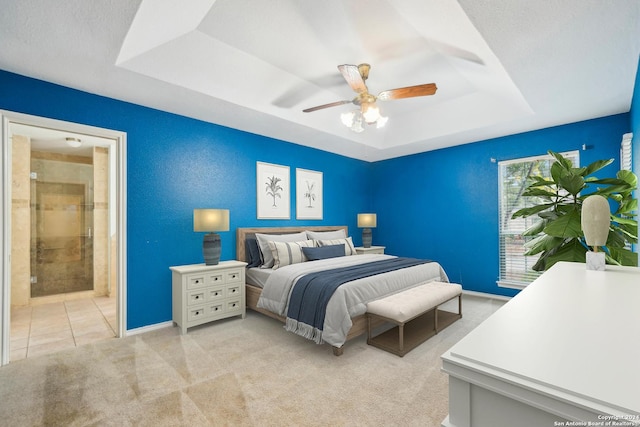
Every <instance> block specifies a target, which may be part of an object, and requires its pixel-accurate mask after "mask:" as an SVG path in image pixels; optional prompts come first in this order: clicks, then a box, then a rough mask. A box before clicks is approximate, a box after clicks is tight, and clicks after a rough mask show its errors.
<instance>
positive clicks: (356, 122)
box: [340, 110, 364, 133]
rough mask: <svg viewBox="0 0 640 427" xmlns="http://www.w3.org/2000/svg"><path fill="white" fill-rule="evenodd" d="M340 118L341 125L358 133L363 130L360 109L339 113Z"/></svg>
mask: <svg viewBox="0 0 640 427" xmlns="http://www.w3.org/2000/svg"><path fill="white" fill-rule="evenodd" d="M340 120H341V121H342V124H343V125H345V126H346V127H348V128H349V129H351V130H352V131H353V132H356V133H360V132H363V131H364V127H362V122H363V118H362V113H361V112H360V110H353V111H348V112H346V113H342V114H341V115H340Z"/></svg>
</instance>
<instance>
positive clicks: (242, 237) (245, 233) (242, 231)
mask: <svg viewBox="0 0 640 427" xmlns="http://www.w3.org/2000/svg"><path fill="white" fill-rule="evenodd" d="M305 230H310V231H335V230H344V232H345V234H346V235H347V236H348V235H349V230H348V228H347V226H346V225H335V226H331V225H323V226H302V227H254V228H238V229H237V230H236V259H237V260H239V261H245V262H246V261H247V253H246V247H245V242H246V240H247V237H249V236H251V235H253V234H255V233H263V234H290V233H299V232H301V231H305Z"/></svg>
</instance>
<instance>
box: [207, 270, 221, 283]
mask: <svg viewBox="0 0 640 427" xmlns="http://www.w3.org/2000/svg"><path fill="white" fill-rule="evenodd" d="M207 279H208V284H209V285H215V284H218V283H224V274H223V273H220V272H216V273H210V274H208V275H207Z"/></svg>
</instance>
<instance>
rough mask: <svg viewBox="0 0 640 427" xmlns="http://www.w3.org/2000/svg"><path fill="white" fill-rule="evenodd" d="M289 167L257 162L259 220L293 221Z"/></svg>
mask: <svg viewBox="0 0 640 427" xmlns="http://www.w3.org/2000/svg"><path fill="white" fill-rule="evenodd" d="M289 173H290V171H289V166H281V165H274V164H272V163H264V162H256V199H257V215H258V219H291V185H290V177H289Z"/></svg>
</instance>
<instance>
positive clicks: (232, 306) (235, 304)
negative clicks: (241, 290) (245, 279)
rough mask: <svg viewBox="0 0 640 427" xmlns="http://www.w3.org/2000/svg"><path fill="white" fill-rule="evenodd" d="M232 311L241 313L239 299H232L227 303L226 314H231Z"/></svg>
mask: <svg viewBox="0 0 640 427" xmlns="http://www.w3.org/2000/svg"><path fill="white" fill-rule="evenodd" d="M234 311H238V312H241V311H242V304H241V303H240V300H239V299H232V300H229V301H227V313H231V312H234Z"/></svg>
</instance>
